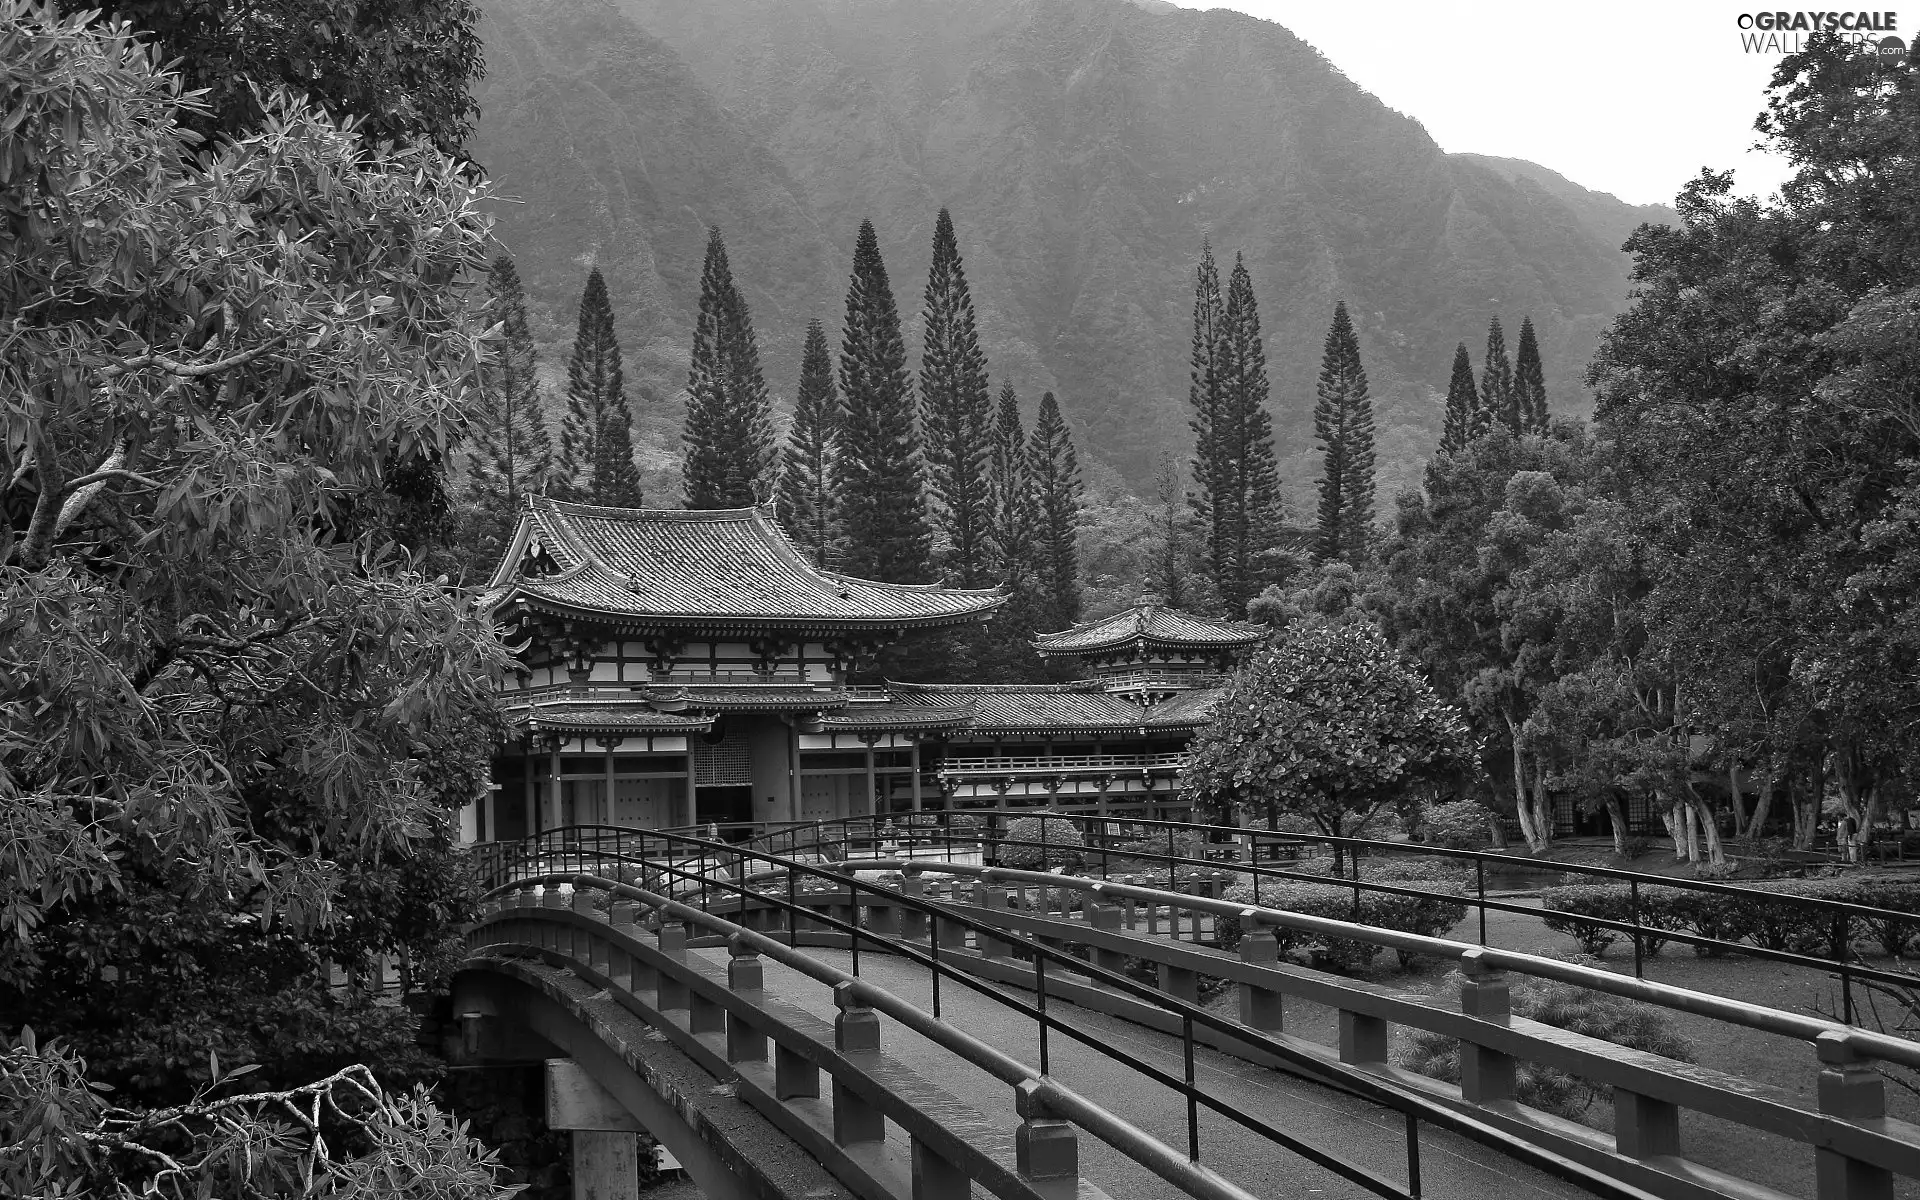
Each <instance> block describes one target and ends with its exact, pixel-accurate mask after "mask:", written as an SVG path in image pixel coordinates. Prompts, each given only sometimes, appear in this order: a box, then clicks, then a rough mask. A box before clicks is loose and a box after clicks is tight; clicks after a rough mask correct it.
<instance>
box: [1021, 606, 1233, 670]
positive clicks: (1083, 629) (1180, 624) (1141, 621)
mask: <svg viewBox="0 0 1920 1200" xmlns="http://www.w3.org/2000/svg"><path fill="white" fill-rule="evenodd" d="M1268 632H1269V630H1268V629H1267V627H1266V626H1264V625H1252V624H1248V623H1247V622H1245V621H1222V620H1217V619H1215V618H1212V617H1196V616H1194V615H1193V614H1192V613H1185V612H1181V611H1180V610H1179V609H1177V608H1167V607H1164V606H1163V605H1159V604H1136V605H1134V606H1133V607H1132V608H1129V609H1126V610H1124V611H1122V612H1117V613H1115V614H1114V615H1112V616H1110V617H1102V618H1101V619H1099V620H1097V621H1083V622H1081V623H1080V624H1078V625H1075V626H1074V627H1073V628H1071V629H1062V630H1060V631H1059V632H1057V633H1043V634H1040V635H1038V636H1037V637H1035V638H1034V639H1033V642H1032V645H1033V648H1034V649H1035V650H1038V651H1039V652H1040V656H1041V657H1042V658H1054V657H1059V656H1072V655H1080V654H1099V653H1102V652H1104V651H1109V650H1116V649H1119V648H1120V647H1123V646H1128V645H1132V644H1133V643H1136V642H1138V643H1142V644H1146V645H1153V646H1163V647H1166V648H1168V649H1172V650H1233V649H1237V648H1238V647H1241V646H1250V645H1252V644H1253V643H1255V642H1257V641H1259V640H1260V639H1261V638H1262V637H1265V636H1266V635H1267V633H1268Z"/></svg>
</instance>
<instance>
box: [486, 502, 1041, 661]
mask: <svg viewBox="0 0 1920 1200" xmlns="http://www.w3.org/2000/svg"><path fill="white" fill-rule="evenodd" d="M535 540H537V543H538V553H539V554H540V555H541V556H542V557H543V558H544V559H546V560H550V569H549V571H548V573H546V574H543V575H524V574H522V573H521V566H522V563H523V562H524V561H525V559H526V557H528V556H530V555H532V554H533V553H534V548H533V546H532V544H531V543H532V542H533V541H535ZM503 589H504V590H503ZM485 595H486V596H487V598H490V599H492V601H493V604H494V606H496V607H497V606H499V605H501V604H508V603H513V602H516V601H517V602H524V603H526V604H528V605H530V606H533V607H538V608H546V609H549V610H554V611H559V612H564V613H569V614H572V613H591V614H603V615H605V616H608V617H610V618H613V619H615V620H619V619H623V618H624V619H626V620H629V621H634V622H649V621H652V622H657V623H662V624H680V625H698V624H704V625H709V626H712V625H726V624H728V623H739V624H752V623H755V622H759V621H765V620H768V619H778V620H781V621H783V622H785V623H797V624H804V625H808V626H812V627H817V628H822V629H833V628H845V629H874V628H902V627H917V626H937V625H953V624H961V623H966V622H972V621H976V620H979V619H981V618H982V617H983V616H985V615H986V614H988V613H991V612H992V611H993V610H994V609H996V608H998V607H999V606H1000V605H1001V604H1002V603H1004V602H1005V599H1006V597H1005V596H1004V595H1003V594H1002V593H1001V592H1000V591H999V590H998V589H979V590H970V589H961V588H948V587H941V586H938V585H936V584H899V583H879V582H875V581H873V580H868V579H856V578H854V577H852V576H849V575H839V574H836V573H834V572H831V571H822V570H819V569H818V568H816V567H814V566H813V565H812V564H811V563H809V562H808V561H807V559H806V557H805V556H804V555H803V554H801V553H800V551H799V550H797V549H796V548H795V547H794V545H793V543H792V542H791V541H789V540H788V539H787V536H786V534H785V533H783V532H781V530H780V527H779V526H778V525H777V524H775V523H774V521H773V519H772V518H771V517H770V516H769V515H768V513H767V512H766V511H765V510H762V509H759V508H734V509H711V510H703V511H684V510H680V509H641V508H599V507H595V506H592V505H586V504H565V503H561V502H560V501H557V500H552V499H549V498H547V497H544V496H535V497H530V498H529V501H528V508H527V510H526V511H525V512H524V513H523V514H522V515H521V528H520V530H519V531H517V532H516V535H515V537H514V540H513V543H512V546H511V548H510V550H509V553H508V555H507V557H506V559H504V560H503V561H502V562H501V564H500V567H499V569H498V570H497V571H496V572H495V573H494V577H493V580H492V583H491V584H490V586H489V588H488V590H487V592H486V593H485Z"/></svg>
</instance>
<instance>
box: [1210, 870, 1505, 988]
mask: <svg viewBox="0 0 1920 1200" xmlns="http://www.w3.org/2000/svg"><path fill="white" fill-rule="evenodd" d="M1363 882H1365V883H1386V884H1393V885H1395V886H1400V887H1406V888H1410V889H1418V890H1419V891H1421V892H1422V893H1423V894H1422V895H1417V896H1403V895H1399V894H1397V893H1393V892H1376V891H1370V890H1368V889H1367V888H1365V887H1363V888H1361V890H1360V900H1359V909H1358V913H1357V915H1356V913H1355V906H1354V898H1353V888H1352V886H1351V885H1346V886H1342V885H1341V884H1338V883H1333V882H1331V881H1329V882H1327V883H1308V882H1305V881H1296V880H1277V879H1276V880H1263V881H1261V884H1260V898H1259V902H1258V906H1259V907H1262V908H1278V909H1284V910H1286V911H1288V912H1297V913H1302V914H1304V915H1306V916H1310V917H1325V918H1328V919H1330V920H1335V921H1358V922H1359V923H1360V924H1363V925H1375V926H1378V927H1380V928H1382V929H1393V930H1398V931H1400V932H1402V933H1417V934H1422V935H1425V936H1427V937H1437V936H1439V935H1441V934H1444V933H1446V932H1447V931H1448V930H1450V929H1452V928H1453V927H1454V926H1455V925H1458V924H1459V923H1460V922H1461V921H1463V920H1465V919H1466V915H1467V904H1466V892H1465V889H1464V887H1462V886H1460V885H1458V884H1453V885H1449V884H1447V883H1443V882H1439V881H1436V880H1432V879H1400V878H1395V877H1393V876H1391V875H1388V874H1386V873H1385V872H1384V870H1383V872H1382V873H1379V874H1375V875H1371V876H1368V877H1367V878H1366V879H1365V880H1364V881H1363ZM1456 897H1457V898H1456ZM1221 899H1223V900H1228V901H1231V902H1233V903H1235V904H1243V905H1249V906H1251V905H1254V903H1255V901H1254V888H1253V885H1252V884H1251V883H1241V884H1235V885H1234V886H1233V887H1230V888H1228V889H1227V890H1226V892H1225V893H1223V894H1222V896H1221ZM1214 928H1215V930H1216V939H1217V940H1218V942H1219V944H1220V947H1221V949H1223V950H1231V949H1233V948H1234V947H1235V946H1238V945H1239V944H1240V939H1241V938H1242V937H1244V936H1245V931H1244V930H1242V929H1241V927H1240V918H1239V917H1238V916H1237V915H1236V916H1231V917H1220V918H1219V919H1218V920H1216V921H1215V922H1214ZM1268 928H1270V929H1271V930H1272V931H1273V936H1274V940H1275V941H1277V942H1279V944H1280V953H1281V954H1282V955H1285V954H1287V953H1289V952H1290V951H1292V950H1294V949H1296V948H1301V949H1305V950H1307V951H1308V953H1309V954H1311V955H1312V956H1313V959H1314V962H1315V963H1316V964H1317V965H1319V966H1324V967H1329V968H1331V969H1333V970H1336V971H1352V970H1356V969H1358V968H1360V967H1364V966H1366V965H1368V964H1369V963H1371V962H1372V961H1373V959H1374V957H1375V956H1376V955H1377V954H1379V953H1380V950H1381V947H1380V946H1379V945H1378V944H1377V943H1374V942H1369V941H1363V940H1361V939H1359V938H1338V937H1335V938H1323V937H1320V936H1319V935H1317V934H1312V933H1308V932H1306V931H1304V930H1299V929H1293V928H1290V927H1288V926H1285V925H1271V926H1268ZM1397 953H1398V954H1399V957H1400V962H1401V965H1403V966H1404V965H1406V964H1407V962H1408V961H1409V960H1410V959H1411V958H1412V957H1413V956H1412V955H1411V954H1409V953H1407V952H1406V951H1398V952H1397Z"/></svg>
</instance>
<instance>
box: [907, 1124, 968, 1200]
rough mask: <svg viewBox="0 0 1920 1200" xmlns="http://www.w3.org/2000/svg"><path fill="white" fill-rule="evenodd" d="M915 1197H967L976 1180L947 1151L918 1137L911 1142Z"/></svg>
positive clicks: (916, 1199)
mask: <svg viewBox="0 0 1920 1200" xmlns="http://www.w3.org/2000/svg"><path fill="white" fill-rule="evenodd" d="M912 1168H913V1184H912V1186H913V1200H968V1197H970V1196H972V1195H973V1181H972V1180H970V1179H968V1178H967V1173H966V1172H965V1171H962V1170H961V1169H960V1168H959V1167H958V1166H957V1165H955V1164H954V1163H953V1162H952V1161H951V1160H949V1159H948V1158H947V1157H946V1156H945V1155H943V1154H941V1153H940V1152H939V1151H938V1150H935V1149H934V1148H933V1147H932V1146H929V1145H927V1144H926V1143H925V1142H923V1141H921V1140H920V1139H919V1138H914V1139H913V1142H912Z"/></svg>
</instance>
